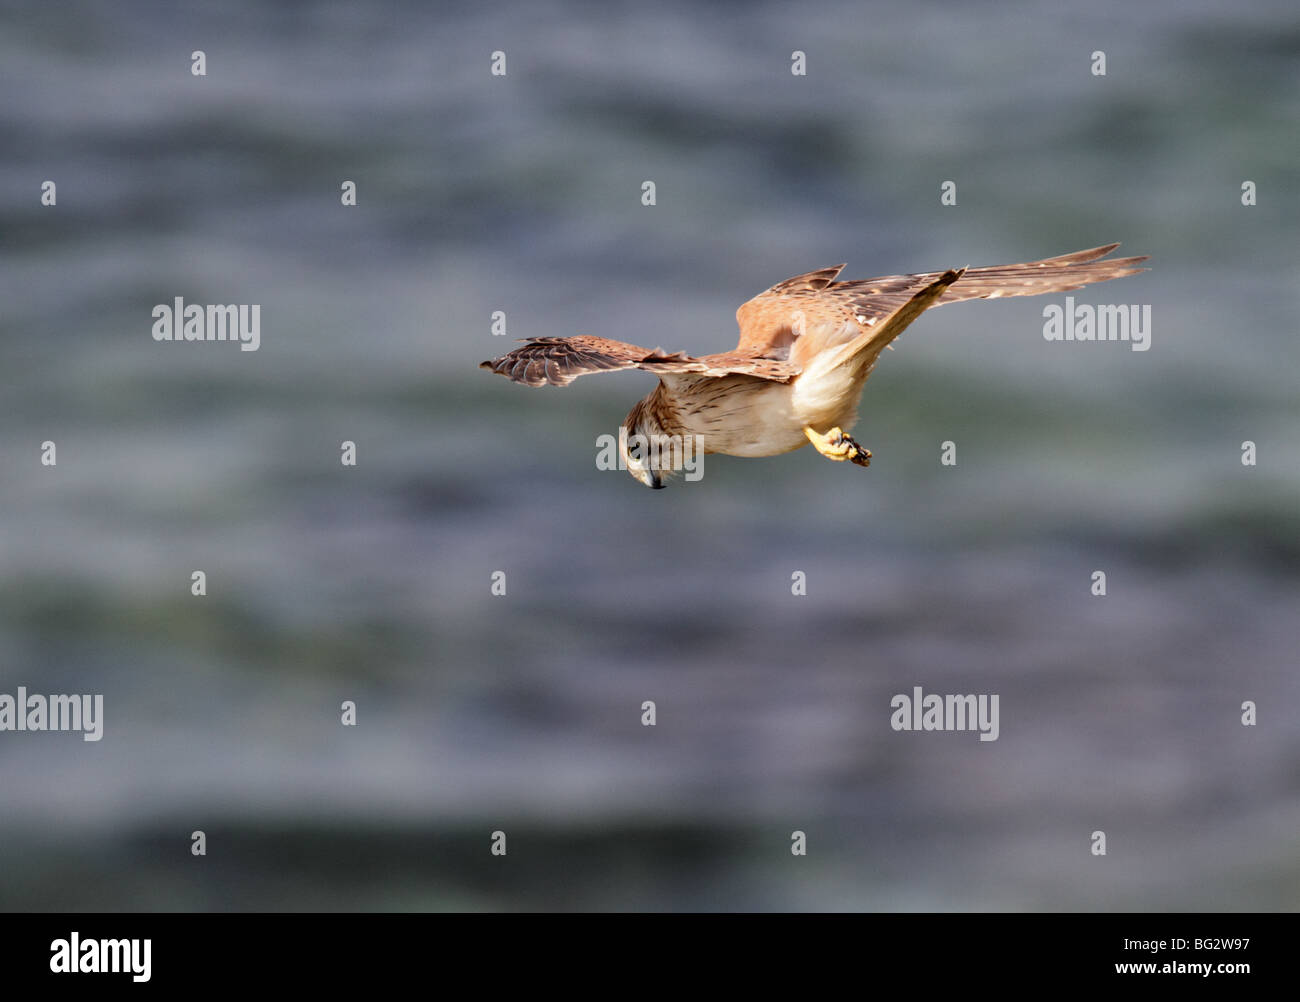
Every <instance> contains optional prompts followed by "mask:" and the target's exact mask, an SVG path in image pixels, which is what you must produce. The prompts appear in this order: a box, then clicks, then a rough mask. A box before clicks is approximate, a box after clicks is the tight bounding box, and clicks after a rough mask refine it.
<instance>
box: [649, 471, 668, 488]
mask: <svg viewBox="0 0 1300 1002" xmlns="http://www.w3.org/2000/svg"><path fill="white" fill-rule="evenodd" d="M646 486H647V487H649V488H650V489H651V490H656V491H661V490H663V489H664V484H663V481H662V480H660V479H659V471H658V470H646Z"/></svg>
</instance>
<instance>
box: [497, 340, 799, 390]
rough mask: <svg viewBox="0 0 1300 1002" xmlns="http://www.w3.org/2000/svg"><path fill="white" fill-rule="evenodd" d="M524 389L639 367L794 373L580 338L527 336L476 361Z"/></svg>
mask: <svg viewBox="0 0 1300 1002" xmlns="http://www.w3.org/2000/svg"><path fill="white" fill-rule="evenodd" d="M479 368H480V369H488V370H490V371H491V372H495V373H498V374H499V375H502V376H505V377H506V378H507V379H511V380H513V381H514V382H516V383H523V384H525V385H527V386H567V385H568V384H569V383H571V382H573V381H574V380H575V379H577V378H578V377H579V376H585V375H587V374H589V373H592V372H616V371H618V370H620V369H645V370H646V371H648V372H654V373H658V374H660V375H673V374H679V373H698V374H700V375H704V376H727V375H748V376H754V377H755V378H757V379H768V380H774V381H777V382H787V381H788V380H790V379H792V378H793V377H794V376H796V375H798V374H799V369H798V367H797V366H795V365H794V364H793V363H791V362H788V361H784V360H780V359H771V358H763V357H760V356H757V355H754V354H751V353H745V352H739V351H735V352H725V353H723V354H718V355H701V356H700V357H698V358H696V357H693V356H691V355H687V354H686V353H685V352H682V351H679V352H675V353H673V354H671V355H670V354H668V353H666V352H665V351H663V349H661V348H656V349H654V351H651V350H650V349H648V348H641V347H639V346H637V345H634V344H628V343H626V342H625V341H613V340H610V339H609V338H603V337H591V336H588V335H581V336H578V337H539V338H532V339H530V340H529V341H527V342H526V343H525V344H524V345H523V346H522V347H519V348H516V349H515V350H514V351H511V352H507V353H506V354H505V355H502V356H501V357H500V358H494V359H490V360H488V361H486V362H480V363H479Z"/></svg>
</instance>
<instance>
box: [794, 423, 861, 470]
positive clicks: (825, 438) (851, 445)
mask: <svg viewBox="0 0 1300 1002" xmlns="http://www.w3.org/2000/svg"><path fill="white" fill-rule="evenodd" d="M803 433H804V434H805V435H807V436H808V441H809V442H811V443H812V444H813V448H814V449H816V450H817V451H818V452H820V453H821V454H822V455H823V456H825V457H826V458H827V459H833V460H835V461H836V462H837V463H841V462H843V461H844V460H846V459H848V460H850V461H852V462H854V463H857V464H858V465H859V466H870V465H871V450H870V449H864V448H862V446H860V445H858V443H857V442H855V441H853V439H851V438H850V437H849V436H848V435H846V434H845V433H844V431H843V430H842V429H840V428H838V427H836V428H832V429H831V430H830V431H828V432H826V433H825V434H824V435H823V434H822V433H821V432H818V431H813V430H812V429H811V428H805V429H804V430H803Z"/></svg>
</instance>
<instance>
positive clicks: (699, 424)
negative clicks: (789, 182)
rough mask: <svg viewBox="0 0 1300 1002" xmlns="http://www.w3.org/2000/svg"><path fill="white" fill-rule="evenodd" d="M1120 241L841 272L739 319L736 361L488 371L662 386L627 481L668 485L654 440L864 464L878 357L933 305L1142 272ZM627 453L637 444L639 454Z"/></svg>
mask: <svg viewBox="0 0 1300 1002" xmlns="http://www.w3.org/2000/svg"><path fill="white" fill-rule="evenodd" d="M1118 246H1119V244H1107V245H1106V246H1104V247H1094V248H1092V249H1091V250H1082V251H1075V252H1074V253H1073V254H1063V255H1061V256H1060V257H1049V258H1045V259H1043V260H1041V261H1025V262H1023V263H1021V264H1005V265H999V266H996V267H992V268H958V269H955V270H953V269H950V270H948V271H944V272H927V273H924V274H919V275H889V276H886V277H884V278H868V279H864V280H861V281H853V282H837V281H836V278H838V277H839V274H840V272H841V271H842V270H843V268H844V265H842V264H841V265H838V266H836V267H834V268H822V269H821V270H819V271H810V272H808V274H806V275H797V276H795V277H794V278H788V279H786V280H785V281H784V282H780V283H778V284H776V285H774V286H772V287H771V288H770V289H768V290H767V291H766V292H760V293H759V294H758V295H757V296H755V297H754V298H753V299H751V300H749V302H747V303H745V304H744V305H742V306H741V307H740V309H739V310H737V311H736V322H737V323H738V324H739V325H740V341H739V342H738V343H737V345H736V347H735V348H733V349H732V350H731V351H728V352H723V353H721V354H717V355H701V356H699V357H694V356H691V355H687V354H686V353H685V352H681V351H679V352H675V353H673V354H668V353H666V352H664V350H663V349H662V348H655V349H654V350H653V351H651V350H650V349H648V348H640V347H637V346H636V345H634V344H627V343H626V342H623V341H613V340H610V339H608V338H602V337H592V336H588V335H581V336H578V337H539V338H530V339H528V341H527V342H526V343H525V344H523V345H522V346H521V347H519V348H516V349H515V350H514V351H511V352H509V353H507V354H505V355H502V356H501V357H500V358H495V359H492V360H490V361H487V362H482V363H480V365H479V367H480V368H483V369H489V370H491V371H492V372H495V373H499V374H500V375H502V376H505V377H506V378H508V379H511V380H513V381H515V382H516V383H524V384H525V385H527V386H546V385H550V386H567V385H568V384H569V383H571V382H573V380H575V379H577V378H578V377H579V376H585V375H586V374H587V373H590V372H613V371H616V370H619V369H644V370H646V371H647V372H653V373H654V374H655V375H656V376H658V377H659V385H657V386H656V387H655V388H654V389H653V390H652V391H651V392H650V393H649V394H648V395H647V396H646V397H645V398H644V399H642V400H640V401H639V402H638V403H637V404H636V406H635V407H633V408H632V410H631V411H630V412H629V413H628V415H627V417H626V418H624V420H623V425H622V427H621V429H620V434H619V451H620V456H621V458H622V460H623V462H624V463H625V464H626V466H627V469H628V472H629V473H631V474H632V476H634V477H635V478H636V479H637V480H639V481H640V482H641V483H643V484H645V485H646V486H647V487H654V488H659V487H662V486H663V485H664V484H663V479H664V477H665V476H667V475H669V474H671V473H673V472H675V471H676V469H675V467H674V465H673V462H674V461H673V460H672V459H668V460H666V461H665V459H664V457H665V456H676V457H677V461H678V462H680V455H681V453H680V451H675V450H671V449H666V450H662V451H661V450H655V449H648V448H644V447H643V445H644V443H653V442H656V441H661V442H668V441H675V442H679V443H680V442H682V441H685V440H689V441H691V442H694V443H698V446H699V447H701V448H702V449H703V452H704V453H721V454H723V455H728V456H776V455H779V454H781V453H783V452H792V451H794V450H795V449H798V448H800V447H802V446H804V445H807V444H808V443H810V442H811V443H812V445H813V447H814V448H815V449H816V450H817V451H818V452H820V453H821V454H822V455H823V456H825V457H827V458H828V459H833V460H836V461H844V460H849V461H851V462H853V463H856V464H857V465H859V466H867V465H868V464H869V463H870V460H871V452H870V451H869V450H868V449H865V448H863V447H862V446H861V445H859V444H858V443H857V442H855V441H854V440H853V439H852V438H850V437H849V434H848V433H849V431H850V430H851V429H852V428H853V426H854V424H855V423H856V421H857V410H858V398H859V397H860V396H861V394H862V386H863V383H865V382H866V379H867V376H868V375H869V374H870V372H871V370H872V369H873V368H874V367H875V364H876V360H877V359H878V358H879V357H880V353H881V352H882V351H883V350H884V349H885V348H887V347H889V344H890V342H891V341H893V340H894V339H895V338H896V337H898V335H899V334H901V333H903V331H904V330H905V329H906V328H907V326H908V324H910V323H911V322H912V321H913V320H915V319H916V318H917V317H919V316H920V315H921V314H922V313H923V312H925V311H926V310H927V309H929V308H930V307H931V306H935V305H939V306H942V305H944V304H945V303H955V302H959V301H960V300H963V299H999V298H1001V297H1003V296H1036V295H1040V294H1042V293H1049V292H1068V291H1071V290H1073V289H1081V288H1083V287H1084V286H1085V285H1091V284H1092V283H1093V282H1106V281H1109V280H1110V279H1112V278H1121V277H1122V276H1124V275H1132V274H1135V273H1137V272H1139V271H1145V270H1146V269H1144V268H1139V267H1137V265H1138V264H1140V263H1141V262H1143V261H1145V260H1146V259H1147V258H1146V257H1145V256H1144V257H1124V258H1113V259H1111V260H1109V261H1105V260H1102V258H1104V257H1105V256H1106V255H1107V254H1109V253H1110V252H1111V251H1113V250H1114V249H1115V248H1116V247H1118ZM629 443H633V444H632V445H629Z"/></svg>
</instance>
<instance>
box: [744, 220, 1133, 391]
mask: <svg viewBox="0 0 1300 1002" xmlns="http://www.w3.org/2000/svg"><path fill="white" fill-rule="evenodd" d="M1118 246H1119V244H1107V245H1106V246H1104V247H1093V248H1091V249H1090V250H1082V251H1076V252H1075V253H1073V254H1063V255H1061V256H1060V257H1049V258H1044V259H1043V260H1041V261H1025V262H1022V263H1021V264H1006V265H998V266H996V267H992V268H968V269H966V270H965V271H963V272H961V273H960V277H959V278H957V279H956V280H955V281H953V282H952V283H951V284H950V285H948V286H947V288H946V289H944V291H943V292H942V295H941V296H939V297H936V298H934V299H932V300H931V301H930V302H929V303H928V304H927V305H931V306H934V305H937V306H942V305H944V304H945V303H955V302H959V301H960V300H963V299H997V298H1000V297H1002V296H1036V295H1038V294H1039V293H1044V292H1069V291H1070V290H1073V289H1081V288H1083V287H1084V286H1085V285H1090V284H1092V283H1093V282H1106V281H1109V280H1110V279H1112V278H1120V277H1122V276H1124V275H1132V274H1135V273H1136V272H1139V271H1144V270H1145V269H1143V268H1138V267H1136V266H1137V265H1138V264H1140V263H1141V262H1143V261H1145V260H1146V257H1125V258H1115V259H1113V260H1110V261H1102V260H1100V259H1101V258H1103V257H1105V256H1106V255H1107V254H1109V253H1110V252H1111V251H1113V250H1114V249H1115V248H1116V247H1118ZM843 268H844V266H843V265H840V266H839V267H836V268H823V269H821V270H820V271H811V272H809V273H808V274H806V275H798V276H796V277H795V278H790V279H786V281H784V282H781V283H780V284H778V285H774V286H772V288H770V289H768V290H767V291H766V292H762V293H759V294H758V295H757V296H755V297H754V298H753V299H751V300H749V302H747V303H745V304H744V305H743V306H741V307H740V309H739V310H737V311H736V322H737V323H738V324H739V325H740V342H739V344H738V345H737V347H736V350H737V351H739V352H748V353H754V354H759V355H768V356H771V357H775V358H789V359H791V360H793V361H794V362H795V363H796V364H799V365H800V366H801V367H802V368H806V367H807V366H808V364H809V363H810V362H811V360H812V358H814V357H815V356H816V355H817V354H820V352H822V351H824V350H826V349H827V348H833V347H836V346H838V345H840V344H845V343H847V342H848V341H851V340H854V339H857V338H858V337H859V336H860V335H862V334H866V333H868V332H870V331H871V330H872V329H873V328H877V327H878V326H880V325H885V324H887V322H888V321H889V319H890V318H891V317H893V315H894V314H895V313H896V312H897V311H898V310H900V309H901V308H902V307H904V306H906V305H907V304H908V303H909V302H910V301H911V300H913V298H914V297H916V296H917V294H918V293H920V292H922V291H923V290H925V289H927V288H928V287H930V286H933V285H934V283H936V282H939V281H940V280H941V279H943V278H944V277H945V276H946V275H947V274H949V273H946V272H937V271H933V272H926V273H924V274H918V275H887V276H884V277H882V278H868V279H864V280H861V281H854V282H837V281H835V279H836V277H837V276H838V275H839V273H840V271H841V270H842V269H843ZM889 326H890V327H891V328H895V332H894V336H897V334H898V333H901V331H902V327H900V326H898V325H897V324H890V325H889ZM903 326H906V325H905V324H904V325H903ZM805 338H806V342H805V343H803V344H800V343H798V342H800V341H801V340H804V339H805ZM892 339H893V338H892V337H891V338H889V340H892ZM867 340H868V341H870V340H872V339H870V338H868V339H867ZM880 347H881V348H883V347H884V345H883V344H882V345H881V346H880Z"/></svg>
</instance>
